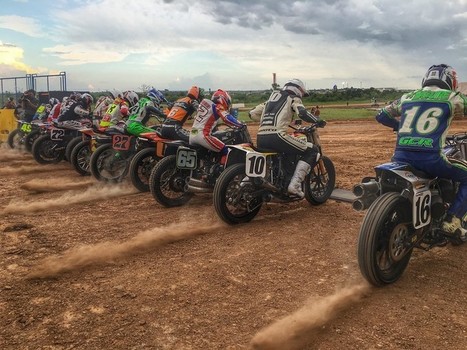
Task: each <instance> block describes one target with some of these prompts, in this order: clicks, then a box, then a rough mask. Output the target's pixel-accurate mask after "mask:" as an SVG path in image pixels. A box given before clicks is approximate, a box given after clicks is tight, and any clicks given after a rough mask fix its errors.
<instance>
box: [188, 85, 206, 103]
mask: <svg viewBox="0 0 467 350" xmlns="http://www.w3.org/2000/svg"><path fill="white" fill-rule="evenodd" d="M203 95H204V91H203V89H200V88H199V87H197V86H192V87H191V88H190V89H188V93H187V96H188V97H191V98H193V99H195V100H197V101H198V102H200V101H201V100H202V99H203V98H204V96H203Z"/></svg>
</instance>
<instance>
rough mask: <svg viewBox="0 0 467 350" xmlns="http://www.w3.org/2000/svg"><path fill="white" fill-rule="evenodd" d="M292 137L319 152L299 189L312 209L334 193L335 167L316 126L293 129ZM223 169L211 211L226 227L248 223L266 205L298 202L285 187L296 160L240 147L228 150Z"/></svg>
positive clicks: (274, 153) (273, 153)
mask: <svg viewBox="0 0 467 350" xmlns="http://www.w3.org/2000/svg"><path fill="white" fill-rule="evenodd" d="M290 127H291V128H292V129H294V133H295V134H296V135H297V136H298V135H301V137H304V138H306V140H307V142H312V143H313V144H314V145H316V146H317V147H318V148H319V153H320V154H321V157H320V159H319V161H318V162H317V164H316V166H315V167H314V168H313V169H311V170H310V173H309V174H308V175H307V176H306V177H305V180H304V181H303V184H302V186H303V187H304V193H305V198H306V200H307V201H308V202H309V203H310V204H312V205H320V204H323V203H325V202H326V201H327V200H328V199H329V197H330V196H331V193H332V191H333V190H334V186H335V181H336V171H335V168H334V164H333V162H332V161H331V159H329V158H328V157H327V156H325V155H323V150H322V147H321V143H320V139H319V135H318V126H317V124H311V125H310V126H307V127H295V126H290ZM229 148H230V151H229V153H228V157H227V163H226V169H225V170H224V172H223V173H222V174H221V176H220V177H219V179H218V180H217V182H216V184H215V186H214V196H213V200H214V208H215V209H216V212H217V214H218V216H219V217H220V218H221V219H222V220H223V221H225V222H226V223H228V224H231V225H233V224H239V223H245V222H249V221H251V220H252V219H253V218H254V217H255V216H256V215H257V214H258V212H259V211H260V209H261V206H262V205H263V203H265V202H278V203H287V202H293V201H297V200H301V198H297V197H296V196H291V195H289V193H288V191H287V187H288V185H289V183H290V180H291V178H292V176H293V173H294V171H295V167H296V164H297V162H298V161H299V159H300V158H299V156H298V155H296V156H290V155H286V154H283V153H277V152H274V151H268V150H261V149H255V148H253V147H251V146H250V147H248V146H247V147H246V146H243V145H239V146H235V145H234V146H229Z"/></svg>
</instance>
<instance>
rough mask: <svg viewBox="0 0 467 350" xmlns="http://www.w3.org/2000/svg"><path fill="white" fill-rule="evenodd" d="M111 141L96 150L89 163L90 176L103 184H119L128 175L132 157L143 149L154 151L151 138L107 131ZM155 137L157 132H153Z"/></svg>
mask: <svg viewBox="0 0 467 350" xmlns="http://www.w3.org/2000/svg"><path fill="white" fill-rule="evenodd" d="M106 133H107V134H112V135H111V137H112V141H111V142H110V143H105V144H103V145H101V146H99V147H97V148H96V150H95V151H94V152H93V153H92V156H91V159H90V161H89V167H90V170H91V174H92V176H93V177H94V178H96V179H97V180H99V181H104V182H121V181H122V180H123V179H124V178H125V177H126V176H127V174H128V170H129V166H130V162H131V160H132V159H133V157H134V156H135V155H136V154H137V153H138V152H139V151H140V150H142V149H144V148H152V149H154V141H153V140H152V138H151V137H149V138H148V137H147V134H150V133H147V134H146V137H143V136H140V137H136V136H133V135H129V134H127V133H125V132H122V131H115V132H114V130H111V129H108V130H106ZM153 134H154V136H156V134H157V131H154V133H153Z"/></svg>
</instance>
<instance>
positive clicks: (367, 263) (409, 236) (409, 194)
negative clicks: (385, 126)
mask: <svg viewBox="0 0 467 350" xmlns="http://www.w3.org/2000/svg"><path fill="white" fill-rule="evenodd" d="M443 151H444V153H445V155H446V156H447V157H451V158H453V159H457V160H458V161H460V162H465V160H466V159H467V133H459V134H454V135H452V136H449V137H448V138H447V142H446V147H445V148H444V150H443ZM465 163H466V166H467V162H465ZM375 172H376V176H375V177H366V178H364V179H363V180H362V182H361V183H359V184H357V185H355V186H354V189H353V193H354V194H355V196H356V197H357V199H356V200H355V201H354V203H353V208H354V209H355V210H359V211H360V210H366V209H368V211H367V212H366V214H365V217H364V218H363V222H362V226H361V228H360V233H359V237H358V249H357V255H358V264H359V267H360V271H361V273H362V275H363V276H364V277H365V279H366V280H367V281H368V282H370V283H371V284H373V285H375V286H384V285H388V284H391V283H394V282H396V281H397V280H398V279H399V278H400V277H401V276H402V274H403V272H404V271H405V269H406V267H407V265H408V263H409V260H410V257H411V255H412V252H413V249H414V248H419V249H422V250H425V251H427V250H430V249H431V248H433V247H443V246H445V245H447V244H448V243H449V242H450V243H451V244H453V245H459V244H462V243H463V241H462V240H461V238H460V236H459V235H457V236H454V237H453V236H451V235H447V234H445V233H444V232H443V231H442V229H441V225H442V223H443V221H444V219H445V217H446V212H447V208H449V206H450V203H452V201H453V200H454V198H455V195H456V191H457V188H458V184H456V183H455V182H453V181H451V180H447V179H442V178H433V177H430V176H428V175H427V174H425V173H423V172H421V171H418V170H415V169H414V168H413V167H412V166H410V165H408V164H405V163H399V162H391V163H385V164H381V165H378V166H376V167H375Z"/></svg>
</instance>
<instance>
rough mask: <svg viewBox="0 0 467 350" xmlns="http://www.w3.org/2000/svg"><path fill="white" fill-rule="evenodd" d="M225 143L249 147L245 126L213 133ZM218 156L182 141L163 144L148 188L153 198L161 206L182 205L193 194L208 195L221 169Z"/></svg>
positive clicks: (250, 142)
mask: <svg viewBox="0 0 467 350" xmlns="http://www.w3.org/2000/svg"><path fill="white" fill-rule="evenodd" d="M213 135H215V136H216V137H217V138H218V139H220V140H221V141H222V142H224V143H225V144H226V145H227V144H247V145H252V141H251V137H250V134H249V132H248V129H247V127H246V126H245V127H243V128H241V129H230V128H229V129H225V130H222V131H216V132H215V133H213ZM221 157H222V155H221V154H220V153H219V152H213V151H210V150H208V149H206V148H204V147H201V146H191V145H189V144H187V143H185V142H183V141H180V140H177V141H167V142H166V149H165V153H164V158H162V159H161V160H160V161H159V162H158V163H157V164H156V165H155V166H154V168H153V169H152V171H151V176H150V178H149V188H150V191H151V194H152V196H153V197H154V199H155V200H156V201H157V202H158V203H160V204H162V205H163V206H165V207H176V206H181V205H184V204H186V203H187V202H188V201H190V199H191V198H192V197H193V196H194V194H195V193H212V191H213V189H214V183H215V182H216V180H217V178H218V177H219V175H220V174H221V173H222V171H223V170H224V166H223V165H221Z"/></svg>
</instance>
